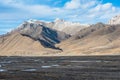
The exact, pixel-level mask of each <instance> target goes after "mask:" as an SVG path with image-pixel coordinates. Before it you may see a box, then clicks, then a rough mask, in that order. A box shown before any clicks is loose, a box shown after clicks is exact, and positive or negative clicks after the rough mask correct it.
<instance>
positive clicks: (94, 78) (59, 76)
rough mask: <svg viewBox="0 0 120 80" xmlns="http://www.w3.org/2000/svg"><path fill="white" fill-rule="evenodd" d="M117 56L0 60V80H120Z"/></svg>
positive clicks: (13, 58)
mask: <svg viewBox="0 0 120 80" xmlns="http://www.w3.org/2000/svg"><path fill="white" fill-rule="evenodd" d="M119 63H120V56H81V57H79V56H78V57H70V56H66V57H0V80H120V64H119Z"/></svg>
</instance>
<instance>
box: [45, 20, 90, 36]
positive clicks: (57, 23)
mask: <svg viewBox="0 0 120 80" xmlns="http://www.w3.org/2000/svg"><path fill="white" fill-rule="evenodd" d="M46 26H48V27H50V28H52V29H56V30H58V31H63V32H65V33H67V34H70V35H74V34H76V33H77V32H78V31H80V30H81V29H83V28H86V27H89V26H90V25H88V24H80V23H78V22H77V23H76V22H68V21H65V20H61V19H56V20H54V22H52V23H49V24H47V25H46Z"/></svg>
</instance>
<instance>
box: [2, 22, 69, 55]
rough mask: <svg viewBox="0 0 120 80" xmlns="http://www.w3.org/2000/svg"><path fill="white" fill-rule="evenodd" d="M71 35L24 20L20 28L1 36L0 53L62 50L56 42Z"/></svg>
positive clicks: (34, 52)
mask: <svg viewBox="0 0 120 80" xmlns="http://www.w3.org/2000/svg"><path fill="white" fill-rule="evenodd" d="M69 37H70V35H68V34H66V33H64V32H60V31H56V30H54V29H50V28H48V27H45V26H44V25H41V24H37V23H32V22H24V23H23V24H21V25H20V26H19V28H17V29H15V30H13V31H12V32H10V33H9V34H6V35H3V36H1V37H0V55H2V54H1V53H4V54H7V53H8V55H9V54H15V53H17V54H28V55H29V54H32V55H35V54H37V53H48V52H49V53H54V51H61V49H59V48H58V47H55V44H56V43H60V42H61V41H62V40H65V39H68V38H69ZM51 51H52V52H51ZM39 55H40V54H39Z"/></svg>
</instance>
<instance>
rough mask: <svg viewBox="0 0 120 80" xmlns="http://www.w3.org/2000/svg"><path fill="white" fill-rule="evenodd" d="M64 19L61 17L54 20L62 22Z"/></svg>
mask: <svg viewBox="0 0 120 80" xmlns="http://www.w3.org/2000/svg"><path fill="white" fill-rule="evenodd" d="M64 21H65V20H63V19H60V18H56V19H55V20H54V22H64Z"/></svg>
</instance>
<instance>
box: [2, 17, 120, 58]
mask: <svg viewBox="0 0 120 80" xmlns="http://www.w3.org/2000/svg"><path fill="white" fill-rule="evenodd" d="M118 19H119V18H118ZM116 21H117V18H116ZM113 24H114V25H113ZM119 43H120V24H119V21H118V23H110V24H103V23H97V24H92V25H86V24H85V25H81V24H80V23H73V22H67V21H65V20H60V19H56V20H55V21H53V22H45V21H39V20H28V21H25V22H24V23H22V24H21V25H20V26H18V28H17V29H15V30H13V31H11V32H9V33H7V34H4V35H1V36H0V56H77V55H79V56H82V55H87V56H88V55H120V44H119Z"/></svg>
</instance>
